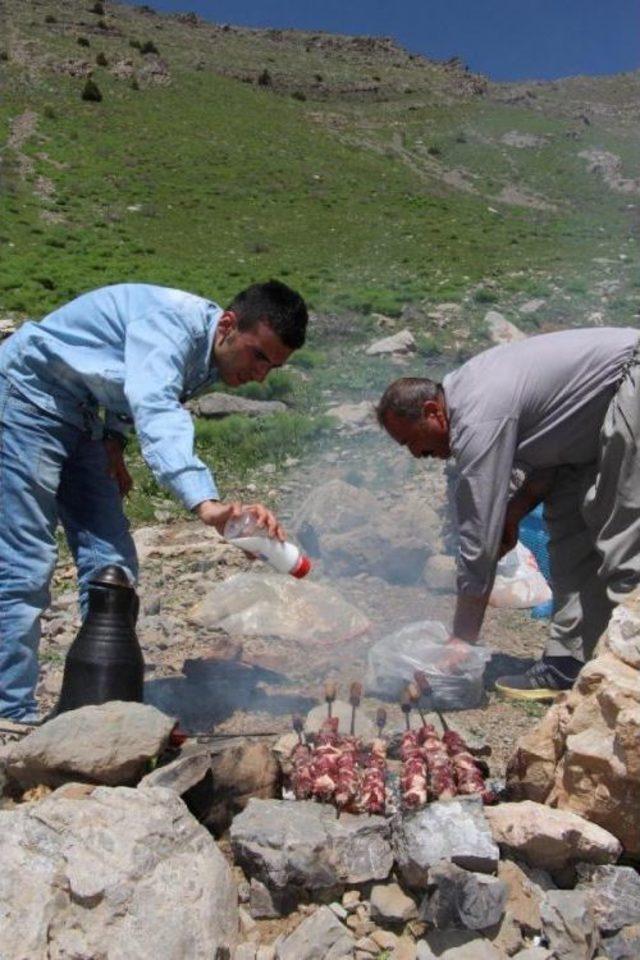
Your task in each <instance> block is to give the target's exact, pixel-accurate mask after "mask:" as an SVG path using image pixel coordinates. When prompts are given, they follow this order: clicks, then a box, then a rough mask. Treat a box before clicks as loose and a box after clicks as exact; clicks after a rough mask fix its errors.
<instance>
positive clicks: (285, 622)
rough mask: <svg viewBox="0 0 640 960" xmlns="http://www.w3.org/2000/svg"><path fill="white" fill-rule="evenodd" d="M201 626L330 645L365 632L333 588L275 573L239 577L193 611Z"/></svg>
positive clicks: (362, 619) (363, 622) (360, 618)
mask: <svg viewBox="0 0 640 960" xmlns="http://www.w3.org/2000/svg"><path fill="white" fill-rule="evenodd" d="M190 619H191V620H192V622H193V623H196V624H197V625H199V626H202V627H209V628H215V627H217V628H220V629H222V630H225V631H226V632H227V633H229V634H233V635H243V636H257V637H282V638H284V639H290V640H296V641H298V642H299V643H300V644H301V645H303V646H304V645H311V644H318V645H320V646H323V647H333V646H338V645H339V644H341V643H344V642H345V641H346V640H350V639H353V638H354V637H357V636H359V635H360V634H362V633H364V632H365V631H366V630H367V629H368V628H369V626H370V622H369V620H368V618H367V617H366V616H365V615H364V614H363V613H361V611H360V610H358V609H357V607H354V606H352V604H350V603H348V602H347V601H346V600H345V599H344V597H342V596H340V594H339V593H337V592H336V591H335V590H333V589H332V588H331V587H328V586H325V585H324V584H319V583H311V582H309V581H307V580H295V579H293V578H289V577H281V576H279V575H278V574H273V573H237V574H235V575H234V576H232V577H229V578H228V579H227V580H222V581H221V582H220V583H216V584H215V585H214V586H213V587H212V588H211V589H210V590H209V591H208V592H207V595H206V596H205V597H204V599H202V600H201V601H200V602H199V603H198V604H196V606H195V607H194V608H193V609H192V610H191V613H190Z"/></svg>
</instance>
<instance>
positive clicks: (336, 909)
mask: <svg viewBox="0 0 640 960" xmlns="http://www.w3.org/2000/svg"><path fill="white" fill-rule="evenodd" d="M329 909H330V910H331V912H332V913H335V915H336V917H337V918H338V920H346V919H347V917H348V916H349V913H348V911H347V910H345V908H344V907H343V906H342V904H341V903H330V904H329Z"/></svg>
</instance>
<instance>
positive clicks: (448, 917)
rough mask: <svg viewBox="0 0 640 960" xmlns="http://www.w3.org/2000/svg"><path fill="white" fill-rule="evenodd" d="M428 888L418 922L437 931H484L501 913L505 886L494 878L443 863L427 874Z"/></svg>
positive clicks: (500, 916)
mask: <svg viewBox="0 0 640 960" xmlns="http://www.w3.org/2000/svg"><path fill="white" fill-rule="evenodd" d="M429 887H430V888H433V889H432V892H430V893H429V894H427V896H426V897H425V898H424V900H423V902H422V904H421V907H420V919H421V920H424V921H426V922H427V923H429V924H430V925H431V926H433V927H435V928H436V929H437V930H447V929H449V928H451V927H458V928H462V929H465V930H486V929H487V928H488V927H493V926H495V925H496V924H498V923H499V922H500V920H501V919H502V916H503V914H504V908H505V903H506V900H507V887H506V884H504V883H503V882H502V881H501V880H498V878H497V877H491V876H487V875H486V874H482V873H473V872H471V871H469V870H463V869H462V868H461V867H456V865H455V864H454V863H448V862H447V861H446V860H444V861H442V862H441V863H437V864H436V865H435V866H434V867H432V869H431V870H430V871H429Z"/></svg>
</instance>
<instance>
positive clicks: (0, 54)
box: [0, 50, 9, 63]
mask: <svg viewBox="0 0 640 960" xmlns="http://www.w3.org/2000/svg"><path fill="white" fill-rule="evenodd" d="M8 59H9V54H8V53H7V51H6V50H0V60H2V61H3V62H4V63H6V62H7V60H8Z"/></svg>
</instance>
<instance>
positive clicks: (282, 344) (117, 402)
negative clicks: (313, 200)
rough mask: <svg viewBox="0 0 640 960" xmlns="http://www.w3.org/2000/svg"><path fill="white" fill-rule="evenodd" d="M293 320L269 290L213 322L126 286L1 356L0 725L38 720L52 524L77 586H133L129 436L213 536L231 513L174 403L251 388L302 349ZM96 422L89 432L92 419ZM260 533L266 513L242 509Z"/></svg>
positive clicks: (196, 302)
mask: <svg viewBox="0 0 640 960" xmlns="http://www.w3.org/2000/svg"><path fill="white" fill-rule="evenodd" d="M306 325H307V309H306V306H305V304H304V301H303V300H302V298H301V297H300V296H299V295H298V294H297V293H295V292H294V291H293V290H291V289H289V287H287V286H285V284H283V283H280V282H278V281H275V280H271V281H269V282H268V283H264V284H254V285H253V286H251V287H249V288H248V289H246V290H244V291H243V292H242V293H240V294H239V295H238V296H237V297H236V298H235V299H234V300H233V302H232V303H231V304H230V305H229V307H228V308H227V309H226V310H223V309H222V308H221V307H219V306H218V305H217V304H215V303H213V302H211V301H209V300H206V299H204V298H202V297H198V296H195V295H193V294H190V293H185V292H183V291H181V290H173V289H168V288H165V287H159V286H152V285H148V284H133V283H125V284H118V285H115V286H110V287H103V288H101V289H99V290H95V291H93V292H91V293H87V294H84V295H83V296H80V297H78V298H77V299H76V300H73V301H72V302H71V303H68V304H66V305H65V306H63V307H61V308H60V309H58V310H55V311H54V312H53V313H50V314H49V315H48V316H47V317H45V318H44V319H43V320H42V321H41V322H40V323H31V322H29V323H25V324H24V325H23V326H22V327H21V328H20V330H18V332H17V333H15V334H14V335H13V336H11V337H10V338H9V339H8V340H7V341H5V342H4V343H3V344H2V347H1V348H0V718H1V719H3V720H13V721H17V722H18V723H24V724H26V723H31V722H34V721H37V708H36V700H35V686H36V682H37V678H38V643H39V637H40V615H41V613H42V610H43V609H44V608H45V607H46V605H47V603H48V602H49V583H50V580H51V577H52V574H53V569H54V566H55V562H56V555H57V551H56V539H55V531H56V527H57V524H58V521H60V522H61V523H62V525H63V527H64V531H65V534H66V537H67V540H68V543H69V547H70V549H71V551H72V553H73V556H74V560H75V563H76V566H77V570H78V582H79V588H80V598H81V604H82V607H83V610H85V609H86V598H87V584H88V581H89V580H90V578H91V576H92V575H93V574H94V573H95V572H96V570H98V569H99V568H101V567H103V566H105V565H107V564H118V565H119V566H121V567H124V568H125V569H126V570H127V572H128V574H129V576H130V577H131V580H132V581H135V580H136V578H137V572H138V569H137V566H138V565H137V559H136V552H135V546H134V543H133V539H132V537H131V534H130V532H129V525H128V523H127V520H126V518H125V515H124V512H123V509H122V497H123V496H124V495H125V494H127V493H128V491H129V490H130V489H131V485H132V481H131V477H130V476H129V473H128V471H127V468H126V466H125V463H124V459H123V449H124V446H125V444H126V434H127V431H128V430H129V429H131V428H133V429H135V431H136V433H137V436H138V439H139V442H140V448H141V451H142V456H143V457H144V459H145V461H146V463H147V464H148V466H149V468H150V469H151V471H152V473H153V474H154V476H155V478H156V479H157V481H158V482H159V483H160V484H161V485H162V486H163V487H165V488H167V489H169V490H170V491H171V492H172V493H173V494H174V495H175V496H176V498H177V499H178V500H180V501H181V502H182V504H183V505H184V506H185V507H186V509H187V510H190V511H192V512H193V513H195V514H196V516H197V517H198V518H199V519H200V520H201V521H202V522H203V523H205V524H207V525H210V526H214V527H216V529H218V530H219V531H222V529H223V527H224V524H225V522H226V520H227V519H228V518H229V517H230V516H231V515H233V514H235V513H237V512H239V509H240V505H239V504H234V503H225V502H222V501H221V500H220V497H219V494H218V491H217V488H216V485H215V482H214V479H213V476H212V474H211V472H210V470H209V469H208V468H207V467H206V466H205V464H204V463H203V462H202V461H201V460H200V459H199V458H198V457H197V456H196V455H195V453H194V449H193V440H194V430H193V423H192V420H191V416H190V414H189V413H188V411H187V410H185V409H184V407H183V404H184V402H185V401H186V400H188V399H190V398H191V397H193V396H195V395H197V394H199V393H201V392H203V391H205V390H207V389H208V388H209V387H211V385H212V384H213V383H215V382H216V381H217V380H221V381H222V382H223V383H225V384H227V385H228V386H231V387H237V386H240V385H241V384H243V383H247V382H249V381H250V380H256V381H258V382H261V381H262V380H264V378H265V377H266V376H267V374H268V373H269V371H270V370H272V369H273V368H274V367H279V366H281V365H282V364H283V363H285V362H286V361H287V359H288V357H289V355H290V354H291V353H292V351H293V350H295V349H297V348H298V347H301V346H302V344H303V343H304V339H305V332H306ZM101 411H102V412H103V413H104V419H101V417H100V412H101ZM251 509H252V510H253V511H254V512H255V514H256V516H257V517H258V519H259V522H260V523H261V524H262V525H263V526H264V527H265V528H266V529H267V530H268V532H269V534H270V535H272V536H277V537H282V529H281V528H280V526H279V524H278V521H277V519H276V518H275V516H274V515H273V514H272V513H271V512H270V511H269V510H267V509H266V508H265V507H264V506H262V505H261V504H254V505H252V507H251Z"/></svg>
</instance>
